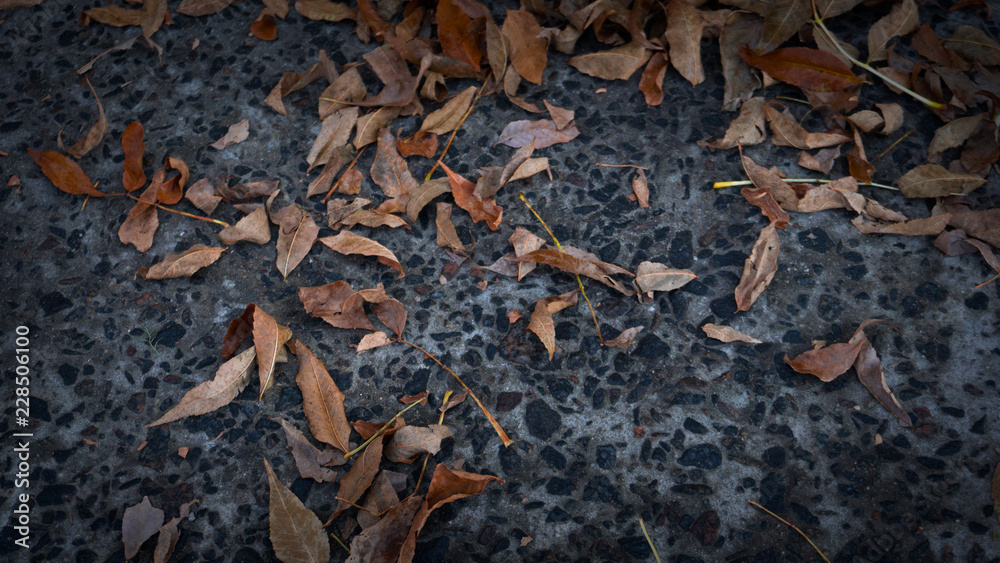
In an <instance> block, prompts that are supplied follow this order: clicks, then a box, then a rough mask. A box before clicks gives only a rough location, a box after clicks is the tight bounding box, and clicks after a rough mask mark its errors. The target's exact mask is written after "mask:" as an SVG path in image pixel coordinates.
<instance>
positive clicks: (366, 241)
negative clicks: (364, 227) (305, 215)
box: [319, 231, 405, 277]
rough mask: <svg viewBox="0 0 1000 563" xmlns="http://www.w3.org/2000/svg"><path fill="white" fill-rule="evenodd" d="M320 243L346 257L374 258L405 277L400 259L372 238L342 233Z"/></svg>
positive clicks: (346, 232) (322, 239) (325, 238)
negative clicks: (359, 255)
mask: <svg viewBox="0 0 1000 563" xmlns="http://www.w3.org/2000/svg"><path fill="white" fill-rule="evenodd" d="M319 242H321V243H323V244H325V245H326V246H328V247H330V250H333V251H335V252H339V253H341V254H344V255H351V254H361V255H363V256H373V257H375V258H376V259H377V260H378V261H379V263H381V264H385V265H386V266H389V267H391V268H393V269H395V270H396V271H398V272H399V277H403V276H404V275H405V274H403V266H402V265H400V263H399V259H398V258H396V255H395V254H393V253H392V251H390V250H389V249H388V248H386V247H384V246H382V245H381V244H379V243H377V242H375V241H373V240H371V239H370V238H366V237H363V236H361V235H356V234H354V233H352V232H350V231H340V232H339V233H337V234H336V235H334V236H332V237H323V238H321V239H319Z"/></svg>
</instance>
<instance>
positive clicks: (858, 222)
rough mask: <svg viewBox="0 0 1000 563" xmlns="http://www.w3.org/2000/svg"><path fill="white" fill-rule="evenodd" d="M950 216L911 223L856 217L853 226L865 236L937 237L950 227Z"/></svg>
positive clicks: (934, 217)
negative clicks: (873, 234) (874, 234)
mask: <svg viewBox="0 0 1000 563" xmlns="http://www.w3.org/2000/svg"><path fill="white" fill-rule="evenodd" d="M949 219H950V217H949V216H948V215H936V216H933V217H924V218H921V219H911V220H909V221H896V222H885V221H865V219H864V218H863V217H855V218H854V219H853V220H852V221H851V224H853V225H854V226H855V227H857V229H858V230H859V231H861V232H862V233H864V234H866V235H867V234H872V233H877V234H882V235H904V236H926V235H937V234H939V233H941V231H943V230H944V228H945V227H946V226H947V225H948V220H949Z"/></svg>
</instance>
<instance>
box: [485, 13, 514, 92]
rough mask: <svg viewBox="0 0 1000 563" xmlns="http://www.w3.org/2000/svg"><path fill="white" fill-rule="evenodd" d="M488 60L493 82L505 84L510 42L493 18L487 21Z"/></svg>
mask: <svg viewBox="0 0 1000 563" xmlns="http://www.w3.org/2000/svg"><path fill="white" fill-rule="evenodd" d="M486 60H487V61H489V63H490V70H492V71H493V80H494V81H495V82H496V83H497V84H503V83H504V73H505V72H506V70H507V62H508V61H509V60H510V42H509V41H508V40H507V38H506V37H504V35H503V32H502V31H501V30H500V28H499V27H497V24H495V23H493V20H492V18H490V19H487V20H486Z"/></svg>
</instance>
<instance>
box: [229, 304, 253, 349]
mask: <svg viewBox="0 0 1000 563" xmlns="http://www.w3.org/2000/svg"><path fill="white" fill-rule="evenodd" d="M256 308H257V306H256V305H255V304H253V303H251V304H249V305H247V307H246V309H244V310H243V313H241V314H240V316H238V317H236V318H235V319H233V320H231V321H229V326H228V327H226V334H225V336H223V338H222V357H223V358H228V357H230V356H232V355H233V354H235V353H236V351H237V350H239V348H240V346H242V345H243V342H244V341H246V339H247V338H248V337H249V336H250V335H251V334H252V333H253V312H254V309H256Z"/></svg>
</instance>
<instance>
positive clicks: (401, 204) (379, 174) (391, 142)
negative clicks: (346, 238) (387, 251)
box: [371, 128, 418, 213]
mask: <svg viewBox="0 0 1000 563" xmlns="http://www.w3.org/2000/svg"><path fill="white" fill-rule="evenodd" d="M371 177H372V181H373V182H375V183H376V184H378V186H379V187H380V188H382V192H383V193H385V195H386V197H388V198H389V200H388V201H386V202H384V203H382V205H380V206H379V207H378V210H379V211H383V212H386V213H393V212H399V211H404V210H405V209H406V204H407V201H408V200H409V198H410V193H412V192H413V191H414V190H415V189H416V188H417V186H418V185H417V181H416V180H414V179H413V175H411V174H410V170H409V168H408V167H407V166H406V160H404V159H403V157H402V156H400V155H399V151H398V150H397V148H396V138H395V137H394V136H393V135H392V132H391V131H389V128H385V129H383V130H382V131H380V132H379V135H378V152H376V153H375V160H374V161H373V162H372V168H371Z"/></svg>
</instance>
